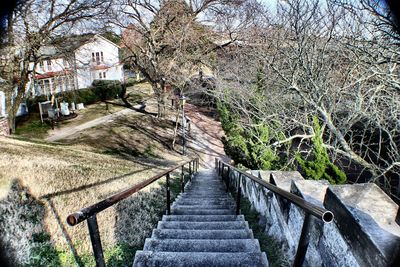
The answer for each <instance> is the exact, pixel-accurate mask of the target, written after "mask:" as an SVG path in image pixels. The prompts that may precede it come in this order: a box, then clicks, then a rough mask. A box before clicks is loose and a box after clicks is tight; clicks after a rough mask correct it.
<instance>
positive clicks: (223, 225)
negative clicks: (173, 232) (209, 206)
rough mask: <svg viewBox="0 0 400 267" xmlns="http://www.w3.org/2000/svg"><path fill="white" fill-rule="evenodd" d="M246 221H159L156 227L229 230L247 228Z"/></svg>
mask: <svg viewBox="0 0 400 267" xmlns="http://www.w3.org/2000/svg"><path fill="white" fill-rule="evenodd" d="M248 228H249V225H248V223H247V222H246V221H231V222H190V221H188V222H185V221H177V222H168V221H165V222H163V221H159V222H158V225H157V229H182V230H184V229H189V230H208V229H209V230H229V229H231V230H232V229H248Z"/></svg>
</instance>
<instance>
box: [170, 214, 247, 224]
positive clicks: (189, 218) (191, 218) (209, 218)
mask: <svg viewBox="0 0 400 267" xmlns="http://www.w3.org/2000/svg"><path fill="white" fill-rule="evenodd" d="M162 221H164V222H165V221H169V222H170V221H186V222H221V221H225V222H227V221H244V216H243V215H164V216H163V217H162Z"/></svg>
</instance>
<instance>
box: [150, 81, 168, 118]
mask: <svg viewBox="0 0 400 267" xmlns="http://www.w3.org/2000/svg"><path fill="white" fill-rule="evenodd" d="M153 90H154V92H155V93H156V95H157V117H158V118H165V116H166V105H167V101H168V99H167V97H168V94H167V92H166V90H165V86H164V84H159V83H158V84H156V85H155V86H153Z"/></svg>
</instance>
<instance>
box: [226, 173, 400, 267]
mask: <svg viewBox="0 0 400 267" xmlns="http://www.w3.org/2000/svg"><path fill="white" fill-rule="evenodd" d="M250 172H251V173H252V174H253V175H255V176H258V177H259V178H261V179H264V180H266V181H267V182H271V183H272V184H274V185H276V186H278V187H280V188H282V189H285V190H287V191H290V192H292V193H294V194H296V195H299V196H300V197H302V198H304V199H306V200H307V201H310V202H312V203H313V204H316V205H319V206H324V207H325V208H327V209H329V210H332V212H333V213H334V214H335V221H334V223H331V224H324V223H322V222H320V221H318V220H314V221H316V223H314V225H313V227H312V230H311V232H310V240H311V241H310V245H309V248H308V250H307V254H306V259H305V266H317V265H319V266H320V265H326V266H332V265H333V266H391V265H393V264H395V263H396V262H398V261H397V260H399V259H400V226H399V224H398V220H399V216H400V215H399V213H400V211H399V206H398V205H397V204H395V203H394V202H393V201H392V200H391V199H390V198H389V197H387V195H386V194H385V193H384V192H383V191H382V190H381V189H380V188H379V187H378V186H376V185H374V184H361V185H360V184H358V185H329V183H328V182H327V181H313V180H304V179H303V177H302V176H301V175H300V173H298V172H282V171H250ZM271 174H272V175H271ZM230 176H231V179H234V181H235V182H233V183H232V184H233V186H234V187H236V186H237V179H238V174H237V173H236V172H234V171H233V172H230ZM241 186H242V193H243V194H244V195H245V196H246V197H247V198H248V199H249V201H250V202H251V205H252V207H253V208H254V209H255V210H257V211H258V212H259V213H260V215H261V216H262V220H263V221H265V222H266V227H265V232H266V233H267V234H268V235H270V236H273V237H274V238H275V239H277V240H278V241H279V242H280V243H281V244H282V249H283V250H284V252H285V253H286V256H287V258H288V259H289V262H290V263H292V261H293V259H294V256H295V252H296V250H297V244H298V240H299V237H300V233H301V227H302V224H303V220H304V211H303V210H302V209H301V208H299V207H297V206H295V205H293V204H290V203H288V202H287V201H286V200H284V199H282V198H280V197H279V196H275V194H273V193H272V192H271V191H269V190H268V189H266V188H262V187H261V186H260V185H258V184H256V183H255V182H254V181H251V180H250V179H243V178H242V179H241ZM360 186H362V187H364V188H370V187H374V188H373V190H368V192H370V194H368V192H367V193H366V192H365V190H360ZM371 193H373V194H374V195H379V196H380V197H379V198H378V199H376V197H375V198H374V197H372V195H371ZM360 195H362V197H361V196H360ZM384 196H386V197H384ZM357 199H358V200H359V201H356V202H354V200H357ZM368 201H373V203H369V202H368ZM377 201H379V202H377ZM354 203H356V204H357V207H354V205H352V204H354ZM371 205H375V206H379V209H380V210H381V211H382V212H385V210H387V209H388V208H390V210H391V213H390V216H386V217H385V218H384V220H382V221H381V222H379V224H378V223H373V222H374V219H373V218H379V217H380V216H379V214H376V213H377V210H378V209H375V210H371V209H370V208H368V207H371ZM396 210H397V214H396ZM372 213H375V214H372ZM385 223H386V224H388V226H390V227H385V225H383V228H385V229H383V228H382V227H381V226H382V224H385ZM371 224H373V226H372V227H371Z"/></svg>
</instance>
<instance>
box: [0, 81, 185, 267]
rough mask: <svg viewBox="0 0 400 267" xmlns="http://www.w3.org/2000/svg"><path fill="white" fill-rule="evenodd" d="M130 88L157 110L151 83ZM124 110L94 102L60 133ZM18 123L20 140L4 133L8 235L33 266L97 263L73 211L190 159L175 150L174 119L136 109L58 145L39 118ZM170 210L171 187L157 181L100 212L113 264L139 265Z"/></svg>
mask: <svg viewBox="0 0 400 267" xmlns="http://www.w3.org/2000/svg"><path fill="white" fill-rule="evenodd" d="M128 92H129V93H130V96H131V97H133V98H134V97H138V94H140V97H141V98H144V99H149V100H148V102H147V103H148V107H147V108H146V110H151V111H152V110H153V109H156V105H155V103H154V100H152V99H151V96H152V93H151V87H150V86H149V85H148V84H138V85H135V87H132V88H129V89H128ZM122 109H124V107H121V106H118V105H111V104H110V105H108V109H107V108H106V104H105V103H98V104H94V105H90V106H87V107H86V109H84V110H81V111H78V112H79V115H78V117H77V118H75V119H73V120H70V121H66V122H63V123H62V124H59V125H57V126H56V129H55V130H54V131H62V130H63V128H71V127H74V126H77V125H81V124H83V123H85V122H88V121H92V120H94V119H96V118H99V117H102V116H105V115H108V114H110V113H115V112H118V111H120V110H122ZM17 129H18V130H17V133H16V137H17V138H5V137H0V238H3V239H5V240H8V241H9V242H8V243H7V244H8V245H9V250H10V251H11V252H12V253H14V254H15V255H14V256H15V258H18V259H20V260H21V259H22V261H23V259H25V260H28V259H29V261H26V262H19V263H21V265H26V266H76V265H77V264H78V265H82V266H93V265H94V262H93V257H92V256H91V253H92V249H91V243H90V238H89V235H88V230H87V225H86V222H83V223H81V224H79V225H77V226H75V227H70V226H68V225H67V224H66V221H65V220H66V217H67V215H68V214H70V213H72V212H75V211H77V210H79V209H81V208H84V207H87V206H89V205H92V204H94V203H96V202H98V201H100V200H102V199H104V198H106V197H108V196H110V195H112V194H114V193H117V192H120V191H121V190H123V189H126V188H127V187H130V186H132V185H135V184H137V183H139V182H141V181H143V180H145V179H148V178H149V177H151V176H152V175H155V174H157V173H159V172H160V171H161V170H162V169H166V168H169V167H171V166H174V165H177V164H178V162H180V161H181V160H182V157H181V155H180V154H179V153H176V152H173V151H172V150H171V143H172V135H173V129H174V124H173V122H172V121H170V120H159V119H157V118H155V117H154V116H151V115H145V114H142V113H138V112H135V111H132V112H129V113H126V114H125V113H124V115H122V116H118V117H115V118H113V120H112V121H109V122H107V123H102V124H99V125H97V126H95V127H92V128H88V129H85V130H84V131H80V132H76V133H73V134H71V135H70V136H68V138H66V139H63V140H61V141H60V142H57V143H50V142H46V141H45V138H46V137H47V136H48V135H49V132H50V131H53V130H51V129H50V127H49V126H48V125H46V124H44V125H42V124H41V122H40V119H39V117H38V116H35V115H32V116H31V118H29V120H28V121H25V122H23V123H21V124H20V125H19V127H18V128H17ZM178 188H179V186H178ZM164 209H165V190H164V186H162V185H160V184H159V183H154V184H153V185H152V186H150V187H148V188H146V189H144V190H142V191H141V192H140V193H139V194H137V195H135V196H133V197H129V198H128V199H126V200H124V201H122V202H120V203H119V204H118V205H115V206H113V207H111V208H109V209H107V210H105V211H104V212H102V213H100V214H98V216H97V219H98V224H99V228H100V233H101V239H102V244H103V248H104V254H105V258H106V261H107V264H108V265H109V266H129V265H131V264H132V260H133V254H134V251H135V249H139V248H141V246H142V245H143V241H144V238H145V237H147V236H149V235H150V234H151V230H152V229H153V228H154V226H155V224H156V222H157V221H158V220H159V219H160V216H161V214H162V212H163V211H164ZM18 255H19V256H18Z"/></svg>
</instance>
